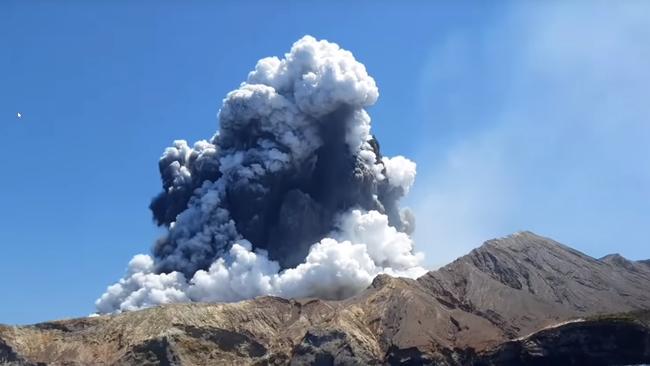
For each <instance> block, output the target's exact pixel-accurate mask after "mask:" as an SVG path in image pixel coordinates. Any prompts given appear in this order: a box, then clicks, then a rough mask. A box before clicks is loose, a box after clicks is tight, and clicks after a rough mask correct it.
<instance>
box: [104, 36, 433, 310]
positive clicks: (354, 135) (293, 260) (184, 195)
mask: <svg viewBox="0 0 650 366" xmlns="http://www.w3.org/2000/svg"><path fill="white" fill-rule="evenodd" d="M378 96H379V93H378V90H377V86H376V85H375V81H374V79H373V78H372V77H370V76H369V75H368V74H367V72H366V69H365V67H364V65H363V64H361V63H359V62H357V61H356V60H355V59H354V57H353V55H352V54H351V53H350V52H348V51H346V50H343V49H341V48H339V46H338V45H336V44H334V43H329V42H327V41H317V40H316V39H314V38H313V37H310V36H305V37H303V38H302V39H300V40H299V41H297V42H296V43H295V44H294V45H293V47H292V48H291V51H290V52H289V53H287V54H285V56H284V58H283V59H279V58H277V57H269V58H264V59H261V60H260V61H258V63H257V65H256V67H255V70H253V71H252V72H250V73H249V75H248V79H247V80H246V82H244V83H242V84H241V86H240V87H239V89H237V90H234V91H232V92H230V93H228V95H227V96H226V98H225V99H224V100H223V105H222V107H221V109H220V111H219V115H218V119H219V131H218V132H217V133H216V134H215V136H214V137H212V139H211V140H210V141H205V140H203V141H199V142H196V143H195V144H194V145H193V146H190V145H188V144H187V142H185V141H183V140H178V141H175V142H174V144H173V146H172V147H169V148H167V149H166V150H165V152H164V153H163V155H162V157H161V158H160V161H159V168H160V174H161V177H162V184H163V192H162V193H160V194H159V195H158V196H157V197H155V198H154V199H153V201H152V203H151V206H150V208H151V210H152V212H153V216H154V219H155V221H156V222H157V223H158V224H159V225H161V226H165V227H166V228H167V234H166V235H165V236H164V237H163V238H161V239H159V240H158V242H157V243H156V245H155V247H154V249H153V256H149V255H143V254H139V255H136V256H135V257H133V259H132V260H131V261H130V262H129V266H128V270H127V273H126V275H125V276H124V277H123V278H122V279H120V280H119V282H117V283H116V284H114V285H112V286H109V288H108V289H107V291H106V292H105V293H104V294H103V295H102V296H101V297H100V298H99V299H98V300H97V301H96V307H97V311H98V312H100V313H110V312H120V311H126V310H134V309H139V308H142V307H147V306H153V305H158V304H165V303H171V302H187V301H237V300H241V299H246V298H251V297H254V296H258V295H266V294H269V295H277V296H283V297H305V296H314V297H321V298H326V299H340V298H345V297H349V296H352V295H354V294H355V293H357V292H359V291H360V290H362V289H363V288H365V287H366V286H368V285H369V284H370V282H371V281H372V279H373V278H374V276H376V275H377V274H380V273H387V274H391V275H395V276H408V277H417V276H420V275H421V274H423V273H424V272H425V270H424V269H423V268H422V267H420V263H421V261H422V255H421V254H420V253H414V248H413V242H412V240H411V238H410V237H409V234H410V233H411V232H412V231H413V230H414V225H415V223H414V217H413V215H412V214H411V212H410V211H409V210H407V209H400V208H399V206H398V202H399V199H400V198H401V197H402V196H404V195H405V194H406V193H407V192H408V191H409V188H410V187H411V185H412V184H413V182H414V180H415V163H413V162H411V161H409V160H408V159H406V158H404V157H402V156H397V157H394V158H388V157H382V156H381V155H380V152H379V144H378V142H377V141H376V140H375V139H374V137H373V136H372V135H371V134H370V116H369V115H368V113H367V112H366V111H365V109H364V108H365V107H368V106H371V105H372V104H374V103H375V102H376V100H377V98H378Z"/></svg>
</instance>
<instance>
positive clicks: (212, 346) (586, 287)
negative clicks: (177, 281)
mask: <svg viewBox="0 0 650 366" xmlns="http://www.w3.org/2000/svg"><path fill="white" fill-rule="evenodd" d="M608 257H609V256H608ZM621 258H622V259H621ZM645 309H650V266H646V265H645V264H643V263H641V262H634V261H629V260H627V259H624V258H623V257H620V258H619V257H617V256H611V257H609V258H607V257H606V258H601V259H595V258H592V257H590V256H588V255H586V254H584V253H581V252H579V251H577V250H575V249H572V248H570V247H568V246H565V245H563V244H561V243H558V242H555V241H553V240H552V239H548V238H545V237H542V236H539V235H536V234H534V233H532V232H527V231H525V232H518V233H515V234H513V235H509V236H507V237H504V238H499V239H493V240H488V241H486V242H485V243H484V244H483V245H481V246H480V247H478V248H476V249H474V250H472V251H471V252H470V253H468V254H467V255H465V256H462V257H460V258H458V259H456V260H455V261H453V262H452V263H450V264H448V265H446V266H444V267H441V268H439V269H437V270H434V271H430V272H428V273H427V274H425V275H424V276H422V277H420V278H418V279H417V280H411V279H406V278H393V277H390V276H387V275H379V276H377V277H376V278H375V279H374V280H373V282H372V284H371V285H370V286H369V287H368V288H367V289H366V290H364V291H363V292H361V293H360V294H358V295H356V296H354V297H352V298H349V299H345V300H340V301H325V300H319V299H282V298H278V297H271V296H265V297H259V298H256V299H252V300H246V301H242V302H238V303H227V304H203V303H192V304H173V305H165V306H160V307H155V308H149V309H144V310H140V311H135V312H127V313H123V314H118V315H104V316H98V317H91V318H80V319H72V320H61V321H54V322H45V323H39V324H34V325H31V326H21V327H16V326H13V327H12V326H0V363H3V362H4V364H10V365H32V364H38V363H39V362H40V363H43V364H47V365H49V364H63V363H65V364H70V365H75V364H79V365H81V364H87V363H88V362H91V363H95V364H107V365H109V364H110V365H113V364H115V365H117V364H165V363H166V364H170V365H174V364H183V365H200V364H209V363H210V362H226V363H237V364H289V363H291V364H293V365H301V364H316V363H318V362H323V363H322V364H342V365H348V364H431V363H436V364H442V365H461V364H474V363H476V364H480V363H481V362H486V364H489V362H492V361H490V360H493V359H494V357H496V356H494V355H496V354H497V353H498V354H499V355H503V354H504V353H503V352H504V351H502V350H501V351H499V350H500V348H499V347H503V345H504V344H512V345H516V343H508V342H516V340H517V339H521V338H522V337H534V335H535V334H537V332H541V331H543V330H544V329H547V328H548V327H557V325H558V324H560V323H563V322H566V321H569V320H572V319H574V320H575V319H581V318H588V317H593V316H600V315H604V314H611V313H622V312H630V311H641V310H645ZM595 324H596V326H600V325H601V324H600V323H595ZM617 324H618V323H617ZM635 324H636V323H635ZM644 324H645V325H643V326H642V329H645V328H643V327H646V328H647V324H646V323H644ZM589 326H591V327H593V326H594V324H592V323H590V324H589ZM602 326H603V327H607V326H610V324H609V323H607V324H602ZM625 326H626V327H627V326H629V327H631V328H629V329H632V328H633V327H636V326H637V325H631V324H626V325H625ZM554 329H555V328H554ZM558 329H560V331H561V332H564V331H565V330H564V329H565V328H561V327H560V328H558ZM572 329H575V328H570V329H569V328H566V332H571V331H573V330H572ZM589 329H591V328H589ZM616 329H618V328H616ZM624 329H628V328H624ZM634 329H636V328H634ZM637 330H638V329H637ZM574 333H575V331H574ZM543 334H546V333H543ZM571 334H573V333H571ZM577 334H582V333H577ZM547 338H548V337H544V336H539V337H538V338H534V339H535V340H536V341H539V339H547ZM531 339H533V338H531ZM553 339H555V338H553ZM600 341H601V343H602V340H600ZM549 342H550V341H549ZM601 343H597V342H596V343H595V344H601ZM542 346H543V345H542ZM542 346H540V347H541V348H543V347H542ZM512 347H515V346H512ZM648 347H649V348H650V343H649V345H648ZM515 348H516V347H515ZM583 351H584V350H583ZM499 352H502V353H499ZM522 352H523V351H522ZM647 353H649V354H650V351H648V352H647ZM637 356H638V355H637ZM642 356H643V355H641V356H640V357H642ZM490 357H492V358H490ZM504 357H505V356H504ZM508 357H515V356H513V355H512V354H511V353H510V354H508ZM522 357H523V356H522ZM526 357H528V356H526ZM648 357H650V356H648ZM513 359H514V358H513ZM12 360H13V361H12ZM482 360H483V361H482Z"/></svg>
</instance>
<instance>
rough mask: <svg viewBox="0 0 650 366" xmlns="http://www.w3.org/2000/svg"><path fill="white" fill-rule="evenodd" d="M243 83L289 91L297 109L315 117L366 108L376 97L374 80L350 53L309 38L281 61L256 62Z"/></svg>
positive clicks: (336, 46)
mask: <svg viewBox="0 0 650 366" xmlns="http://www.w3.org/2000/svg"><path fill="white" fill-rule="evenodd" d="M246 83H247V84H264V85H269V86H271V87H273V89H275V90H277V91H278V92H280V93H282V92H283V91H286V90H292V91H293V96H294V98H295V103H296V105H297V107H298V108H300V110H301V111H303V112H304V113H306V114H309V115H315V116H322V115H325V114H327V113H330V112H332V111H334V110H335V109H336V108H338V107H339V105H340V104H342V103H345V104H348V105H350V106H353V107H355V108H363V107H367V106H370V105H372V104H374V103H375V102H376V101H377V98H378V97H379V91H378V89H377V85H376V84H375V80H374V79H373V78H372V77H370V76H369V75H368V73H367V71H366V68H365V66H364V65H363V64H362V63H360V62H357V60H355V58H354V56H353V55H352V53H351V52H349V51H346V50H343V49H341V48H340V47H339V46H338V45H337V44H336V43H331V42H328V41H324V40H321V41H317V40H316V39H315V38H314V37H311V36H305V37H303V38H301V39H300V40H299V41H297V42H296V43H294V45H293V47H291V51H290V52H289V53H287V54H285V57H284V58H283V59H282V60H280V59H278V58H277V57H267V58H263V59H261V60H260V61H258V62H257V65H256V66H255V70H254V71H252V72H251V73H250V74H249V75H248V80H247V82H246Z"/></svg>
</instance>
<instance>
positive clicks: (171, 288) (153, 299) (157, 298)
mask: <svg viewBox="0 0 650 366" xmlns="http://www.w3.org/2000/svg"><path fill="white" fill-rule="evenodd" d="M153 270H154V261H153V259H152V258H151V257H150V256H148V255H145V254H138V255H136V256H134V257H133V259H131V261H130V262H129V266H128V269H127V272H126V276H125V277H124V278H122V279H121V280H120V281H119V282H117V283H116V284H114V285H111V286H109V287H108V289H107V290H106V292H105V293H104V294H103V295H102V296H101V297H100V298H99V299H98V300H97V301H96V302H95V305H96V306H97V311H98V312H100V313H110V312H113V311H115V310H119V311H128V310H137V309H140V308H145V307H149V306H154V305H160V304H168V303H176V302H187V301H189V299H188V297H187V295H186V293H185V292H186V290H187V284H186V282H185V276H183V274H181V273H178V272H172V273H161V274H156V273H153Z"/></svg>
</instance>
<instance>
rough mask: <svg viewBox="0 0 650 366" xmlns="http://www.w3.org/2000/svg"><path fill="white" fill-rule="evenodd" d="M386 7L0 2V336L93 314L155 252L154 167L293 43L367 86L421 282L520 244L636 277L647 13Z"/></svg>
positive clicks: (647, 210)
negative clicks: (562, 247) (407, 174)
mask: <svg viewBox="0 0 650 366" xmlns="http://www.w3.org/2000/svg"><path fill="white" fill-rule="evenodd" d="M400 4H402V2H397V1H396V2H394V3H393V4H389V3H386V2H376V1H365V2H364V1H360V2H347V1H341V2H336V1H323V2H298V1H296V2H283V1H274V2H270V1H260V2H255V3H253V2H250V3H246V4H245V5H244V3H242V2H237V3H235V2H232V3H230V4H222V3H221V2H219V3H218V2H208V1H183V2H165V1H142V2H132V1H123V2H108V1H105V2H84V1H67V2H59V4H56V5H55V4H52V2H47V1H40V2H39V1H24V0H19V1H14V0H5V1H2V2H1V3H0V137H2V144H3V153H2V154H0V166H1V167H2V173H1V174H2V175H1V177H0V178H1V179H0V247H1V249H2V250H1V251H0V278H2V279H3V281H2V284H1V285H0V290H1V292H2V302H1V304H0V323H30V322H36V321H42V320H46V319H52V318H62V317H71V316H83V315H86V314H88V313H90V312H92V311H93V302H94V300H95V299H96V298H97V296H99V295H100V294H101V293H102V292H103V291H104V290H105V288H106V286H107V285H108V284H110V283H112V282H114V281H115V280H116V279H117V278H119V277H120V276H121V274H122V273H123V271H124V268H125V265H126V263H127V262H128V260H129V259H130V258H131V257H132V256H133V255H134V254H136V253H142V252H148V251H149V248H150V247H151V245H152V243H153V241H154V240H155V238H156V237H157V236H159V235H160V232H159V231H158V229H157V228H156V227H155V226H154V225H153V223H152V221H151V215H150V213H149V211H148V209H147V206H148V204H149V201H150V199H151V197H153V196H154V195H155V194H156V193H157V192H158V191H159V189H160V183H159V178H158V171H157V164H156V162H157V159H158V157H159V156H160V154H161V152H162V151H163V149H164V148H165V147H166V146H168V145H169V144H170V143H171V142H172V141H173V140H174V139H178V138H184V139H187V140H190V141H195V140H197V139H202V138H208V137H210V136H211V135H212V134H213V133H214V131H215V130H216V129H217V124H216V113H217V108H218V106H219V105H220V103H221V99H222V98H223V97H224V96H225V94H226V93H227V92H228V91H230V90H232V89H234V88H235V87H237V85H238V84H239V83H240V82H241V81H243V80H244V78H245V77H246V74H247V72H248V71H250V70H251V69H252V67H253V66H254V65H255V62H256V61H257V59H259V58H261V57H264V56H271V55H281V54H283V53H284V52H286V51H287V50H288V49H289V47H290V46H291V44H292V42H294V41H295V40H297V39H298V38H299V37H301V36H303V35H304V34H311V35H313V36H315V37H317V38H325V39H328V40H330V41H334V42H337V43H339V44H340V45H341V46H342V47H344V48H346V49H349V50H351V51H352V52H353V53H354V54H355V55H356V57H357V59H359V60H360V61H361V62H363V63H364V64H365V65H366V67H367V69H368V70H369V72H370V73H371V75H373V76H374V78H375V79H376V81H377V84H378V85H379V88H380V98H379V102H378V103H377V104H376V105H375V106H373V107H372V108H371V110H370V111H369V112H370V114H371V116H372V118H373V129H374V132H375V134H376V135H377V136H378V138H379V140H380V142H381V146H382V149H383V151H384V152H385V154H387V155H396V154H403V155H405V156H407V157H410V158H412V159H414V160H416V161H417V163H418V179H417V181H416V186H415V188H414V190H413V191H412V193H411V197H410V198H409V200H408V202H407V203H408V204H409V205H410V206H411V207H413V208H414V209H415V211H416V214H417V219H418V229H417V234H416V240H417V246H418V248H419V249H420V250H422V251H424V252H425V253H426V255H427V263H428V264H429V265H430V266H432V267H433V266H437V265H440V264H444V263H446V262H448V261H450V260H451V259H453V258H454V257H456V256H459V255H462V254H464V253H465V252H467V251H469V250H470V249H471V248H473V247H475V246H478V245H479V244H480V243H481V242H482V241H483V240H486V239H489V238H492V237H498V236H503V235H506V234H509V233H511V232H514V231H517V230H523V229H530V230H533V231H535V232H537V233H539V234H542V235H546V236H550V237H553V238H555V239H557V240H559V241H561V242H564V243H566V244H569V245H571V246H574V247H576V248H578V249H579V250H582V251H584V252H586V253H588V254H590V255H593V256H596V257H598V256H602V255H604V254H607V253H611V252H620V253H622V254H623V255H625V256H627V257H629V258H632V259H642V258H648V257H650V99H649V98H650V42H648V40H649V39H650V27H648V24H650V5H649V4H648V3H642V2H638V3H636V2H625V3H624V4H621V3H616V4H615V3H613V2H609V3H594V2H589V3H587V2H585V3H573V4H562V3H559V2H558V3H545V5H542V4H541V2H540V3H536V4H532V3H528V5H527V6H525V7H524V6H522V5H521V4H520V5H517V3H506V2H500V3H499V5H497V6H490V7H484V6H483V4H487V3H483V2H481V3H480V4H479V3H478V2H477V3H462V2H461V3H459V2H449V3H445V2H424V1H423V2H413V3H411V4H410V5H409V6H404V5H402V6H400ZM17 112H20V113H22V115H23V118H22V119H20V120H18V119H17V118H16V113H17Z"/></svg>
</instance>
